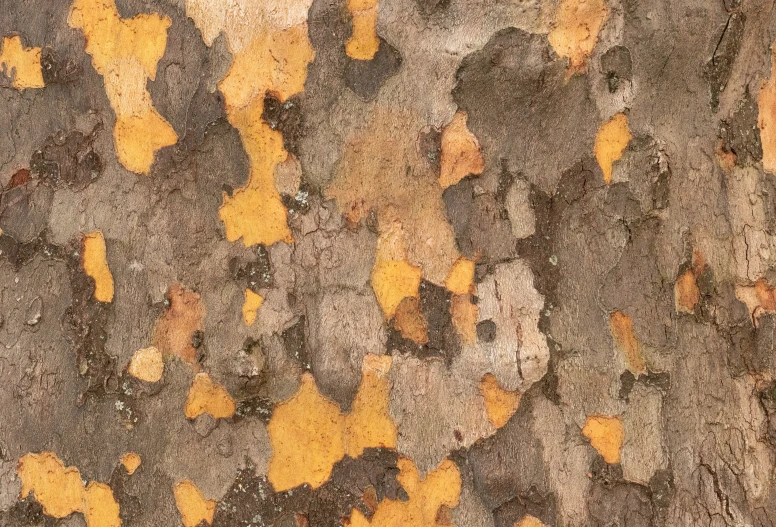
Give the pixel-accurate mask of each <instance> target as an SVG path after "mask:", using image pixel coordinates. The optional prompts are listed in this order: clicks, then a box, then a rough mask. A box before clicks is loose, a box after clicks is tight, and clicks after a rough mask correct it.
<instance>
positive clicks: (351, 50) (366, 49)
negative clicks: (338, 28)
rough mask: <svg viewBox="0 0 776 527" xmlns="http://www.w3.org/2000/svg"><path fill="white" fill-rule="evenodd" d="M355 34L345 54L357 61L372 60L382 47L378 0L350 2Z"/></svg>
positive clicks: (353, 0)
mask: <svg viewBox="0 0 776 527" xmlns="http://www.w3.org/2000/svg"><path fill="white" fill-rule="evenodd" d="M348 11H350V16H351V18H352V19H353V33H352V35H351V36H350V38H349V39H348V41H347V43H346V44H345V53H347V55H348V57H350V58H351V59H356V60H372V58H374V56H375V53H377V49H378V48H379V47H380V39H379V38H378V36H377V0H348Z"/></svg>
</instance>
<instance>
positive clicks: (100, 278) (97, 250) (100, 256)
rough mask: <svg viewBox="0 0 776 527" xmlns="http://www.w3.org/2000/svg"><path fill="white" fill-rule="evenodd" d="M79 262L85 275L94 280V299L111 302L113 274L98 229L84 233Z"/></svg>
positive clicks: (103, 241)
mask: <svg viewBox="0 0 776 527" xmlns="http://www.w3.org/2000/svg"><path fill="white" fill-rule="evenodd" d="M81 264H82V265H83V269H84V272H85V273H86V275H87V276H89V277H91V278H92V279H93V280H94V298H95V300H98V301H100V302H112V301H113V275H112V274H111V272H110V269H109V268H108V257H107V250H106V248H105V238H103V236H102V233H101V232H100V231H94V232H90V233H88V234H84V237H83V255H82V256H81Z"/></svg>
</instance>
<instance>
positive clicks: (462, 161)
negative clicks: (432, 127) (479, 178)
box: [439, 111, 485, 189]
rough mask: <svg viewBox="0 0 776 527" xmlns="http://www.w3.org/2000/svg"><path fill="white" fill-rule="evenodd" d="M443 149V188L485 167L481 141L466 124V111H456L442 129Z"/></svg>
mask: <svg viewBox="0 0 776 527" xmlns="http://www.w3.org/2000/svg"><path fill="white" fill-rule="evenodd" d="M441 151H442V154H441V159H440V165H441V167H440V172H439V185H440V186H441V187H442V188H443V189H445V188H447V187H449V186H452V185H455V184H456V183H458V182H459V181H461V180H462V179H463V178H465V177H466V176H468V175H477V174H482V171H483V170H484V169H485V161H483V159H482V153H481V151H480V142H479V141H477V137H476V136H475V135H474V134H473V133H471V132H470V131H469V128H468V127H467V126H466V112H462V111H458V112H456V113H455V115H454V116H453V119H452V121H450V123H449V124H447V125H446V126H445V127H444V128H443V129H442V144H441Z"/></svg>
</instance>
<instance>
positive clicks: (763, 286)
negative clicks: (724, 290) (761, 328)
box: [736, 278, 776, 326]
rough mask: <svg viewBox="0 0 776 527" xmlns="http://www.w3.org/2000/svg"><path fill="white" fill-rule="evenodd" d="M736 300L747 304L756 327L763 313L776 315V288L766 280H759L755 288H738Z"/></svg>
mask: <svg viewBox="0 0 776 527" xmlns="http://www.w3.org/2000/svg"><path fill="white" fill-rule="evenodd" d="M736 298H738V299H739V300H740V301H741V302H743V303H744V304H746V307H747V308H748V309H749V314H750V315H751V316H752V321H753V322H754V324H755V326H757V325H758V319H759V318H760V315H762V314H763V313H776V288H773V287H771V285H770V284H769V283H768V281H767V280H766V279H765V278H760V279H758V280H757V282H755V284H754V285H753V286H736Z"/></svg>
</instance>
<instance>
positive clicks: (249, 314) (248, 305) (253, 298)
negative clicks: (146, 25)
mask: <svg viewBox="0 0 776 527" xmlns="http://www.w3.org/2000/svg"><path fill="white" fill-rule="evenodd" d="M263 303H264V297H263V296H261V295H260V294H258V293H254V292H253V291H251V290H250V289H246V290H245V300H244V301H243V307H242V315H243V322H245V325H246V326H250V325H251V324H253V323H254V322H255V321H256V312H257V311H258V310H259V308H260V307H261V304H263Z"/></svg>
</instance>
